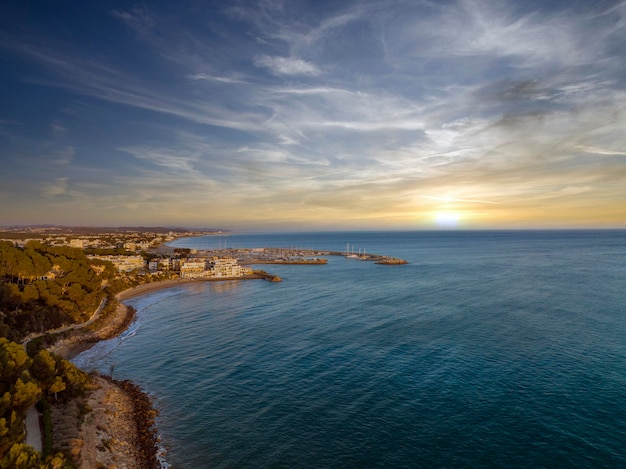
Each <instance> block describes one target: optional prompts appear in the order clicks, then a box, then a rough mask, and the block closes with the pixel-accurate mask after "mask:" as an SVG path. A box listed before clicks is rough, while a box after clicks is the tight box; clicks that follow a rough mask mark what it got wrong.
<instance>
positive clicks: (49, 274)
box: [0, 240, 119, 341]
mask: <svg viewBox="0 0 626 469" xmlns="http://www.w3.org/2000/svg"><path fill="white" fill-rule="evenodd" d="M118 283H119V279H117V278H116V272H115V269H114V267H113V265H112V264H111V263H110V262H106V261H101V260H98V259H88V258H87V257H86V255H85V253H84V252H83V251H82V250H81V249H77V248H70V247H67V246H54V247H52V246H46V245H44V244H42V243H40V242H39V241H33V240H31V241H29V242H28V243H26V244H25V246H24V247H23V248H22V247H17V246H15V245H14V244H13V243H11V242H7V241H0V337H6V338H8V339H10V340H15V341H20V340H21V339H22V338H23V337H25V336H26V335H27V334H29V333H31V332H42V331H46V330H50V329H55V328H57V327H61V326H64V325H67V324H73V323H79V322H84V321H86V320H87V319H88V318H89V317H90V316H91V315H92V314H93V313H94V311H95V310H96V309H97V308H98V306H99V304H100V302H101V301H102V299H103V298H105V297H107V295H111V294H112V293H113V291H115V289H116V288H115V287H116V286H117V284H118Z"/></svg>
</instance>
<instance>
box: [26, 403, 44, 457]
mask: <svg viewBox="0 0 626 469" xmlns="http://www.w3.org/2000/svg"><path fill="white" fill-rule="evenodd" d="M26 444H27V445H30V446H32V447H33V448H35V449H36V450H37V451H39V452H40V453H41V450H42V448H43V445H42V438H41V427H40V426H39V413H38V412H37V409H36V408H35V406H32V407H31V408H30V409H28V410H27V411H26Z"/></svg>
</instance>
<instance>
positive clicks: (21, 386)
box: [11, 378, 42, 411]
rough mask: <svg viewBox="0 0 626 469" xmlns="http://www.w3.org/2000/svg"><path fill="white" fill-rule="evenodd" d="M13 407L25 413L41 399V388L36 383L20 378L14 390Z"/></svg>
mask: <svg viewBox="0 0 626 469" xmlns="http://www.w3.org/2000/svg"><path fill="white" fill-rule="evenodd" d="M12 394H13V398H12V400H11V405H12V407H13V408H14V409H17V410H20V411H25V410H26V409H28V408H29V407H30V406H33V405H35V403H36V402H37V401H38V400H39V399H41V394H42V393H41V388H40V387H39V385H38V384H37V383H35V382H34V381H22V379H21V378H18V379H17V381H16V382H15V386H14V388H13V393H12Z"/></svg>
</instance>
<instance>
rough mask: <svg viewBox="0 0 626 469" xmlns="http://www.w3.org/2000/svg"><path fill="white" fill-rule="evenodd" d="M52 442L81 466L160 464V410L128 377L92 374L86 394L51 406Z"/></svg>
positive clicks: (150, 468) (142, 468)
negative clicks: (156, 424)
mask: <svg viewBox="0 0 626 469" xmlns="http://www.w3.org/2000/svg"><path fill="white" fill-rule="evenodd" d="M51 413H52V425H53V428H54V429H55V431H54V432H53V446H54V447H56V448H59V449H62V450H64V451H65V452H67V453H68V454H69V455H70V456H71V457H72V459H73V461H74V463H75V464H76V466H77V467H80V468H82V469H100V468H127V469H131V468H138V469H155V468H159V467H160V465H159V462H158V460H157V457H156V454H157V447H156V445H157V436H156V430H155V427H154V419H155V417H156V411H155V410H154V409H153V408H152V404H151V402H150V399H149V397H148V396H147V395H146V394H145V393H143V392H142V391H141V390H140V389H139V388H138V387H137V386H136V385H134V384H133V383H131V382H129V381H115V380H113V379H111V378H109V377H106V376H94V377H93V382H92V386H91V388H90V389H89V391H88V392H87V393H86V395H85V396H84V397H81V398H78V399H74V400H72V401H70V402H69V403H67V404H64V405H53V406H51Z"/></svg>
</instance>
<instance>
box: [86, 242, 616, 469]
mask: <svg viewBox="0 0 626 469" xmlns="http://www.w3.org/2000/svg"><path fill="white" fill-rule="evenodd" d="M348 243H349V244H350V246H351V247H350V249H351V250H352V249H354V251H355V252H357V251H358V250H366V251H367V253H372V254H381V255H388V256H396V257H400V258H402V259H405V260H407V261H408V262H409V263H408V264H407V265H377V264H375V263H373V262H366V261H359V260H355V259H349V258H346V257H340V256H330V257H328V264H326V265H263V266H260V268H262V269H263V270H266V271H268V272H271V273H273V274H277V275H279V276H280V277H281V278H282V280H283V281H282V282H281V283H271V282H267V281H264V280H245V281H244V280H240V281H224V282H206V283H193V284H183V285H180V286H176V287H173V288H170V289H167V290H161V291H158V292H154V293H150V294H147V295H145V296H141V297H137V298H134V299H132V300H129V301H128V304H130V305H132V306H134V307H135V308H136V309H137V311H138V312H137V317H136V320H135V322H134V323H133V324H132V325H131V326H130V327H129V329H128V330H127V331H126V332H125V333H123V334H122V335H121V336H120V337H117V338H115V339H113V340H109V341H105V342H100V343H98V344H96V345H95V346H94V347H93V348H91V349H90V350H88V351H86V352H84V353H82V354H81V355H79V356H77V357H76V358H75V360H74V361H75V363H77V364H78V365H79V366H81V367H82V368H84V369H87V370H93V369H97V370H99V371H100V372H102V373H107V374H110V373H112V374H113V377H114V378H116V379H131V380H133V381H134V382H136V383H137V384H139V385H140V386H141V388H142V389H143V390H145V391H146V392H147V393H149V394H150V396H152V398H153V400H154V404H155V406H156V407H157V408H158V409H159V411H160V414H159V416H158V420H157V424H158V432H159V435H160V438H161V444H162V446H163V449H164V454H163V463H162V464H163V467H172V468H188V469H192V468H194V469H195V468H476V467H506V468H511V467H513V468H514V467H520V468H556V467H559V468H560V467H562V468H570V467H594V468H596V467H607V468H612V467H615V468H623V467H626V231H624V230H574V231H560V230H546V231H533V230H522V231H460V230H451V231H416V232H406V231H405V232H328V233H274V234H267V233H265V234H233V235H230V236H205V237H196V238H185V239H178V240H176V241H175V242H173V243H172V244H171V245H172V246H174V247H184V248H193V249H210V248H227V247H233V248H243V247H251V248H252V247H291V248H306V249H321V250H334V251H345V250H346V246H347V244H348Z"/></svg>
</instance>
